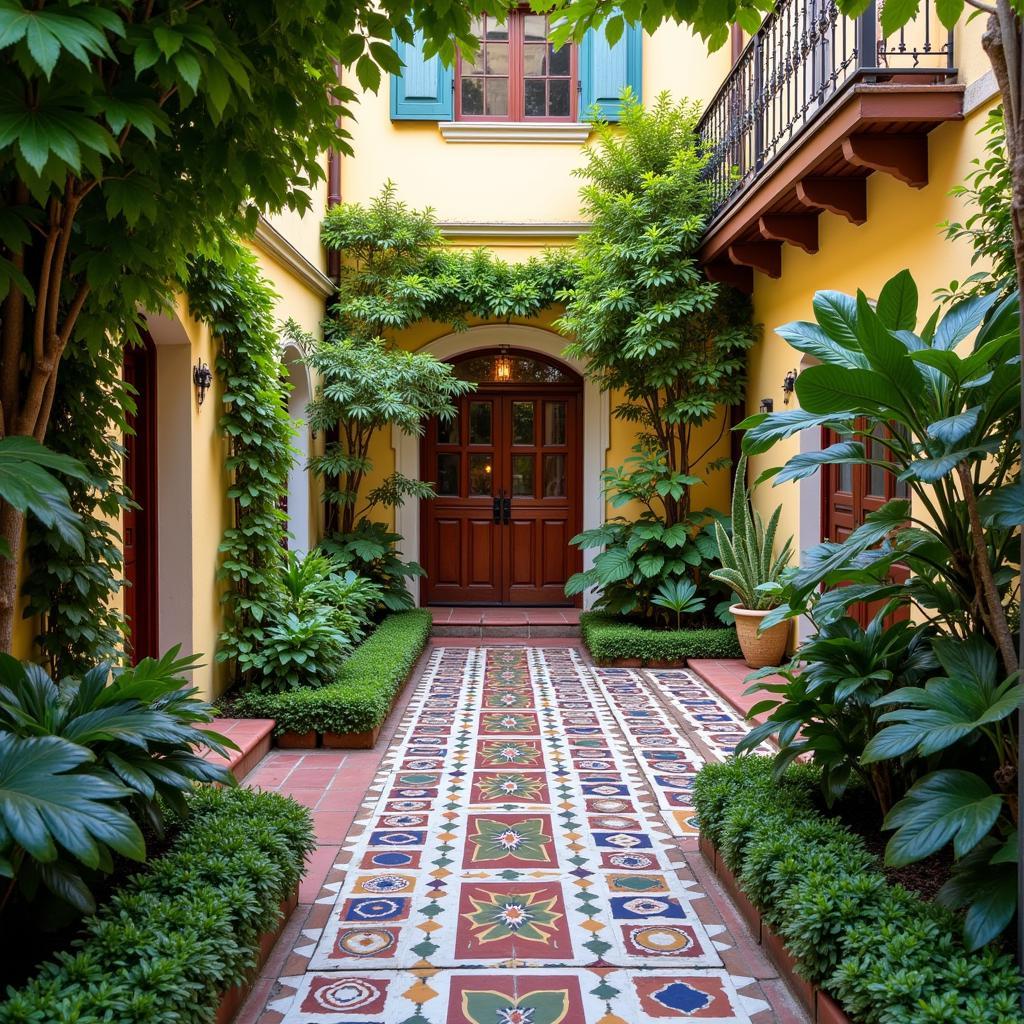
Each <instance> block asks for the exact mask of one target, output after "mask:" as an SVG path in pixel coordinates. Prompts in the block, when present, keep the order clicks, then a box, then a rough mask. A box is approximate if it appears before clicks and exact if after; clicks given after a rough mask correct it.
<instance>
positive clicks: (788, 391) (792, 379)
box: [782, 370, 796, 405]
mask: <svg viewBox="0 0 1024 1024" xmlns="http://www.w3.org/2000/svg"><path fill="white" fill-rule="evenodd" d="M794 391H796V370H790V371H789V373H787V374H786V376H785V377H783V379H782V401H783V402H784V403H785V404H786V405H789V400H790V398H791V397H792V395H793V392H794Z"/></svg>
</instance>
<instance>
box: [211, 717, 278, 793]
mask: <svg viewBox="0 0 1024 1024" xmlns="http://www.w3.org/2000/svg"><path fill="white" fill-rule="evenodd" d="M200 728H202V726H200ZM208 728H209V729H210V730H212V731H213V732H219V733H220V734H221V735H222V736H227V737H228V739H230V740H231V741H232V742H234V743H236V744H237V745H238V748H239V749H238V750H230V751H228V753H229V755H230V756H229V757H228V758H226V759H225V758H223V757H221V755H220V754H216V753H214V752H213V751H212V750H210V749H209V748H207V749H206V750H204V751H203V757H204V758H205V759H206V760H207V761H212V762H214V763H216V764H226V765H227V767H228V769H229V770H230V772H231V774H232V775H234V777H235V778H236V779H237V780H238V781H239V782H241V781H242V779H244V778H245V777H246V775H248V774H249V772H251V771H252V770H253V768H255V767H256V765H258V764H259V763H260V761H262V760H263V758H264V757H266V755H267V754H268V753H269V752H270V744H271V738H272V737H271V733H272V732H273V730H274V720H273V719H272V718H218V719H217V720H216V721H215V722H213V723H212V724H211V725H210V726H208Z"/></svg>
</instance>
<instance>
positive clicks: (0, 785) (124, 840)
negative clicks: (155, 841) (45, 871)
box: [0, 733, 146, 867]
mask: <svg viewBox="0 0 1024 1024" xmlns="http://www.w3.org/2000/svg"><path fill="white" fill-rule="evenodd" d="M92 757H93V755H92V754H91V752H90V751H89V750H87V749H86V748H84V747H80V746H77V745H76V744H74V743H69V742H68V741H67V740H63V739H60V738H58V737H56V736H42V737H33V738H20V737H15V736H11V735H9V734H6V733H0V823H2V824H3V826H4V828H5V829H6V830H7V832H8V833H9V834H10V836H11V838H12V840H13V841H14V842H15V843H17V844H18V845H19V846H21V847H23V848H24V849H25V850H26V851H27V852H28V853H29V854H30V855H31V856H32V857H33V858H35V859H36V860H40V861H43V862H44V863H45V862H48V861H52V860H54V859H55V858H56V856H57V847H58V846H61V847H63V848H64V849H65V850H67V851H68V852H69V853H71V854H72V855H73V856H74V857H76V858H77V859H78V860H80V861H81V862H82V863H83V864H85V865H86V866H88V867H95V866H96V865H97V864H98V862H99V847H98V845H97V844H98V843H104V844H106V845H107V846H109V847H111V848H112V849H114V850H116V851H117V852H118V853H120V854H122V855H123V856H125V857H129V858H131V859H132V860H142V859H143V858H144V857H145V852H146V851H145V844H144V842H143V839H142V834H141V832H139V829H138V827H137V826H136V825H135V823H134V822H133V821H132V820H131V818H129V817H128V815H127V814H125V813H124V812H123V811H122V810H120V808H119V807H118V806H117V805H114V804H111V802H110V801H119V800H120V799H121V798H122V797H123V796H124V795H125V793H126V792H127V790H125V789H124V787H122V786H119V785H115V784H114V783H113V782H108V781H107V780H106V779H103V778H100V777H99V776H98V775H91V774H69V773H72V772H74V769H75V768H77V767H78V766H79V765H81V764H83V763H84V762H85V761H88V760H91V759H92Z"/></svg>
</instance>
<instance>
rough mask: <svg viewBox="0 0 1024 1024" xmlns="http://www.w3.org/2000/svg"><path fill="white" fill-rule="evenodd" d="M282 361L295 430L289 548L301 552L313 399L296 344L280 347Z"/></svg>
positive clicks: (306, 527) (306, 543) (306, 539)
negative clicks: (309, 408) (308, 410)
mask: <svg viewBox="0 0 1024 1024" xmlns="http://www.w3.org/2000/svg"><path fill="white" fill-rule="evenodd" d="M281 361H282V363H283V364H284V367H285V370H287V372H288V383H289V384H290V385H291V391H290V392H289V394H288V415H289V416H290V417H291V418H292V421H293V422H294V423H295V426H296V429H297V432H296V435H295V436H294V437H293V438H292V447H293V448H294V449H295V454H294V455H293V457H292V464H291V466H290V467H289V469H288V531H289V532H290V533H291V537H289V538H288V547H289V548H290V549H291V550H292V551H295V552H297V553H298V554H300V555H304V554H305V553H306V552H307V551H308V550H309V548H310V536H311V534H310V514H311V513H310V510H311V501H310V487H311V483H312V481H311V478H310V473H309V466H308V463H309V456H310V448H311V445H310V436H309V424H308V423H307V422H306V407H307V406H308V405H309V400H310V398H312V388H311V387H310V383H309V370H308V369H307V368H306V364H305V363H304V362H303V361H302V353H301V352H300V351H299V348H298V346H296V345H294V344H286V345H285V346H284V348H283V349H282V350H281Z"/></svg>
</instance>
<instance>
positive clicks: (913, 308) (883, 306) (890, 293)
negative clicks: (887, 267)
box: [875, 270, 917, 331]
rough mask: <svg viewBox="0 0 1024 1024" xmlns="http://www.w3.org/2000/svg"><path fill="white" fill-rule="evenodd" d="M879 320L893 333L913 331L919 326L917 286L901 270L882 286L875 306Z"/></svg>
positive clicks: (906, 271) (904, 271) (910, 277)
mask: <svg viewBox="0 0 1024 1024" xmlns="http://www.w3.org/2000/svg"><path fill="white" fill-rule="evenodd" d="M875 311H876V312H877V313H878V319H879V320H881V321H882V323H883V324H884V325H885V326H886V327H887V328H888V329H889V330H891V331H912V330H913V329H914V327H915V326H916V325H917V285H916V284H915V283H914V278H913V277H912V276H911V273H910V271H909V270H901V271H900V272H899V273H898V274H897V275H896V276H895V277H891V278H890V279H889V280H888V281H886V282H885V284H884V285H882V290H881V291H880V292H879V293H878V302H877V303H876V304H875Z"/></svg>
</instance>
